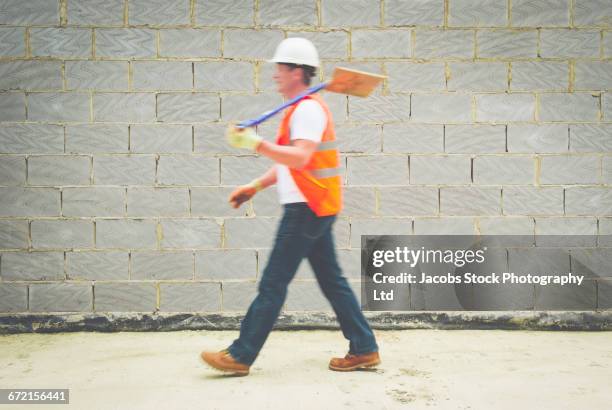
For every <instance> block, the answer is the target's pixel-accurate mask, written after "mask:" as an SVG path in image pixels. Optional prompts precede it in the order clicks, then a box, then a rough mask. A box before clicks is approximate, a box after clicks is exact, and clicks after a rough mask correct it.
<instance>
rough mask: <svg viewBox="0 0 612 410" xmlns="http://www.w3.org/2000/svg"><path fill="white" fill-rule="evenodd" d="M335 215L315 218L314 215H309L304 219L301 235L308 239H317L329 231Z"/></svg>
mask: <svg viewBox="0 0 612 410" xmlns="http://www.w3.org/2000/svg"><path fill="white" fill-rule="evenodd" d="M335 217H336V216H335V215H329V216H320V217H318V216H316V215H315V214H314V213H312V212H311V213H309V214H308V217H306V218H305V219H304V226H303V229H302V235H303V236H304V237H306V238H308V239H318V238H320V237H321V236H323V234H324V233H325V232H326V231H327V229H329V227H330V226H331V224H332V223H333V221H334V218H335Z"/></svg>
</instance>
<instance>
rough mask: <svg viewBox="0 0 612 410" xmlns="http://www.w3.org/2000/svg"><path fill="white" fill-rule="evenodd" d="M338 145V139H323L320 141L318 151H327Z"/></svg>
mask: <svg viewBox="0 0 612 410" xmlns="http://www.w3.org/2000/svg"><path fill="white" fill-rule="evenodd" d="M337 146H338V141H337V140H331V141H323V142H320V143H319V145H318V146H317V149H316V151H327V150H330V149H336V147H337Z"/></svg>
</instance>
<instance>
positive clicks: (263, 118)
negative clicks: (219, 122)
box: [236, 83, 328, 128]
mask: <svg viewBox="0 0 612 410" xmlns="http://www.w3.org/2000/svg"><path fill="white" fill-rule="evenodd" d="M327 85H328V83H321V84H318V85H315V86H314V87H310V88H309V89H307V90H306V91H304V92H303V93H301V94H299V95H298V96H296V97H294V98H292V99H291V100H289V101H287V102H286V103H284V104H283V105H280V106H279V107H277V108H275V109H273V110H271V111H266V112H265V113H263V114H262V115H260V116H259V117H257V118H254V119H252V120H246V121H242V122H240V123H238V124H237V125H236V128H246V127H254V126H255V125H257V124H261V123H262V122H264V121H266V120H267V119H268V118H270V117H272V116H274V115H276V114H278V113H279V112H281V111H282V110H284V109H285V108H287V107H289V106H291V105H293V104H295V103H296V102H298V101H300V100H301V99H302V98H304V97H306V96H307V95H310V94H314V93H316V92H317V91H320V90H322V89H323V88H325V87H327Z"/></svg>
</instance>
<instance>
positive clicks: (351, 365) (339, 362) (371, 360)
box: [329, 352, 380, 372]
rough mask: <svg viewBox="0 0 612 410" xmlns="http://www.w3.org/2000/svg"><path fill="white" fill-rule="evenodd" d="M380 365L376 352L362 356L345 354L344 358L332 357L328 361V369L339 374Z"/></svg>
mask: <svg viewBox="0 0 612 410" xmlns="http://www.w3.org/2000/svg"><path fill="white" fill-rule="evenodd" d="M377 364H380V356H379V355H378V352H370V353H364V354H358V355H354V354H350V353H347V355H346V356H344V357H334V358H332V359H331V360H330V361H329V368H330V369H331V370H337V371H340V372H349V371H351V370H357V369H362V368H366V367H374V366H376V365H377Z"/></svg>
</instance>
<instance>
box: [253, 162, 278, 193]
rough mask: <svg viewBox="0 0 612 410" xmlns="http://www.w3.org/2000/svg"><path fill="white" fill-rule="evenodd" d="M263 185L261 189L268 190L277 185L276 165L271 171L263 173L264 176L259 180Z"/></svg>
mask: <svg viewBox="0 0 612 410" xmlns="http://www.w3.org/2000/svg"><path fill="white" fill-rule="evenodd" d="M257 179H258V180H259V183H260V184H261V189H264V188H267V187H269V186H270V185H274V184H276V164H274V165H272V166H271V167H270V169H268V170H267V171H266V172H264V173H263V175H262V176H260V177H259V178H257Z"/></svg>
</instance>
